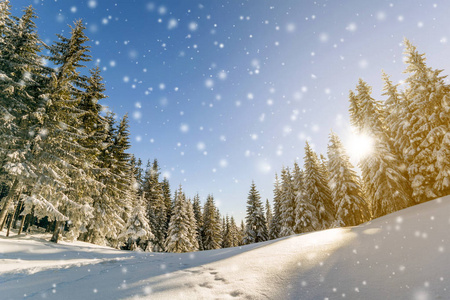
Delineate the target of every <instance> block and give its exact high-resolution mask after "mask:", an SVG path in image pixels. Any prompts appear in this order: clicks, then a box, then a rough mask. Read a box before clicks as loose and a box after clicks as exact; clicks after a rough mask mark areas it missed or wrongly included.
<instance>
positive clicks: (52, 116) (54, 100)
mask: <svg viewBox="0 0 450 300" xmlns="http://www.w3.org/2000/svg"><path fill="white" fill-rule="evenodd" d="M84 29H85V27H84V26H83V24H82V22H81V21H78V22H76V23H75V26H74V27H72V30H71V37H70V38H65V37H63V36H62V35H59V36H58V37H59V39H60V40H59V41H58V42H56V43H55V44H54V45H52V46H51V47H49V51H50V54H51V55H50V56H49V60H50V61H52V62H53V63H54V64H55V65H56V66H57V67H58V69H57V70H56V71H55V72H54V73H52V74H51V77H50V82H49V85H48V86H46V87H45V92H46V93H45V94H44V95H43V96H42V97H41V98H40V99H41V100H42V101H41V103H40V105H41V107H39V108H38V110H37V113H36V114H35V115H36V118H37V119H38V120H39V122H40V124H39V126H38V127H36V128H35V130H33V131H34V132H35V134H36V135H35V138H34V141H33V143H34V144H33V151H34V157H35V160H34V161H36V168H37V169H39V170H40V174H39V176H38V179H37V183H36V184H35V185H34V186H33V189H32V191H31V195H32V198H34V201H33V202H34V204H33V205H36V202H41V203H43V204H45V205H46V206H47V207H52V209H51V211H54V209H56V210H58V211H59V212H60V213H62V214H64V215H70V217H71V219H73V221H74V223H76V224H77V225H78V223H79V222H81V223H83V224H82V225H80V226H83V225H84V224H86V223H87V222H88V220H89V219H90V218H91V217H92V209H91V203H92V197H91V192H92V191H97V190H98V186H99V183H98V182H97V181H96V180H95V179H94V178H93V174H92V171H93V167H94V162H95V158H96V156H95V154H96V152H95V151H93V150H92V149H89V148H86V147H83V145H82V142H81V141H83V140H85V139H86V138H87V135H86V133H85V132H84V131H83V130H80V127H81V118H80V116H81V115H84V113H85V112H84V111H82V110H81V109H80V108H79V107H78V104H79V103H80V100H81V91H80V90H78V89H77V88H75V86H77V85H78V83H79V82H80V75H79V71H78V69H79V68H80V67H83V65H82V63H83V62H86V61H89V59H90V57H89V55H88V52H89V47H88V46H86V45H85V43H86V42H87V41H88V38H87V37H86V36H85V35H84ZM47 204H48V205H47ZM35 212H36V210H35ZM49 214H50V218H52V219H54V214H53V213H49ZM43 216H45V214H44V215H41V217H43ZM61 225H62V223H61V222H60V221H58V220H56V221H55V231H54V235H53V237H52V241H55V242H57V240H58V236H59V233H60V228H61V227H60V226H61ZM74 229H76V228H74Z"/></svg>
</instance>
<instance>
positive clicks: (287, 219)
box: [280, 168, 296, 236]
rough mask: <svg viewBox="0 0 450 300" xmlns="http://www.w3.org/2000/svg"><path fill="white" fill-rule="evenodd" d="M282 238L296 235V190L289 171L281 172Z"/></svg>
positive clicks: (283, 170)
mask: <svg viewBox="0 0 450 300" xmlns="http://www.w3.org/2000/svg"><path fill="white" fill-rule="evenodd" d="M280 204H281V205H280V219H281V230H280V236H289V235H292V234H294V233H295V232H294V226H295V207H296V205H295V190H294V183H293V182H292V177H291V173H290V171H289V169H288V168H287V169H285V168H283V169H282V170H281V196H280Z"/></svg>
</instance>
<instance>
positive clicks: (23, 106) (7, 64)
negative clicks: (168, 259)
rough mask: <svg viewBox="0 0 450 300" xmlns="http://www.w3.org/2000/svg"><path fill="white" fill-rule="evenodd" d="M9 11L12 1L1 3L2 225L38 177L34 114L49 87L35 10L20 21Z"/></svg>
mask: <svg viewBox="0 0 450 300" xmlns="http://www.w3.org/2000/svg"><path fill="white" fill-rule="evenodd" d="M10 9H11V7H10V4H9V1H3V2H1V3H0V54H1V55H0V91H1V93H0V140H2V143H1V144H0V160H1V161H0V163H1V166H2V167H3V170H4V172H2V173H3V174H1V177H2V180H5V181H7V182H10V185H11V189H9V193H8V195H7V197H6V199H5V201H4V205H3V207H2V211H1V212H0V224H2V223H3V221H4V220H5V218H6V213H7V208H8V207H9V206H10V205H11V203H12V201H13V199H15V198H18V195H17V194H18V193H19V191H20V190H21V187H20V186H21V184H24V185H31V184H32V182H34V181H35V178H36V177H37V175H36V174H35V171H36V165H35V163H33V159H32V157H33V151H32V150H33V148H32V147H33V136H34V127H35V126H36V123H37V122H38V121H37V120H36V117H35V115H34V114H35V110H36V108H37V103H39V98H38V97H39V96H40V95H41V93H42V92H41V88H42V86H43V85H44V84H45V83H46V77H45V72H44V69H45V68H44V67H43V65H42V62H41V57H40V55H39V51H40V50H41V41H40V40H39V37H38V35H37V32H36V30H35V29H36V26H35V24H34V21H33V19H34V18H36V15H35V13H34V10H33V9H32V8H31V7H28V8H26V9H25V11H24V14H23V16H22V17H21V18H16V17H13V18H11V17H10ZM13 19H14V21H13ZM6 174H8V175H7V176H6Z"/></svg>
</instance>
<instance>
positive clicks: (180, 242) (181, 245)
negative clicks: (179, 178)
mask: <svg viewBox="0 0 450 300" xmlns="http://www.w3.org/2000/svg"><path fill="white" fill-rule="evenodd" d="M190 226H191V222H190V218H189V213H188V204H187V200H186V199H185V196H184V193H183V191H182V189H181V186H180V188H179V189H178V193H177V197H176V199H175V203H174V207H173V211H172V216H171V218H170V224H169V230H168V234H167V240H166V245H165V248H166V249H167V251H168V252H176V253H182V252H190V251H194V250H197V249H198V245H197V249H195V248H196V247H195V246H194V245H193V244H192V237H191V236H190V234H191V232H190ZM195 241H196V238H195Z"/></svg>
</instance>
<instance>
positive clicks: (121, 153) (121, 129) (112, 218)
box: [86, 115, 137, 246]
mask: <svg viewBox="0 0 450 300" xmlns="http://www.w3.org/2000/svg"><path fill="white" fill-rule="evenodd" d="M110 118H111V116H110ZM109 122H114V117H112V119H110V121H109ZM114 127H116V128H114ZM108 128H109V130H110V131H109V134H112V136H110V137H108V138H107V140H106V142H109V145H108V147H106V149H105V151H104V152H103V153H102V154H103V155H101V156H100V158H101V159H102V165H101V171H103V172H102V173H100V174H101V176H100V177H99V180H100V182H102V184H103V185H102V189H101V193H100V195H99V196H98V197H96V198H95V199H94V203H93V208H94V212H93V214H94V217H93V219H92V221H91V222H90V224H89V228H88V236H87V239H86V240H87V241H90V242H92V243H95V244H104V243H105V242H106V239H108V240H109V242H110V243H111V244H112V245H113V246H114V245H115V244H117V242H118V241H117V237H118V236H119V234H120V233H121V232H123V226H124V225H125V223H126V222H127V220H128V218H129V217H130V214H131V212H132V210H133V203H134V202H135V199H136V197H137V189H136V182H135V180H134V177H133V169H132V165H131V163H130V159H131V156H130V154H128V153H127V150H128V149H129V148H130V142H129V136H130V132H129V125H128V115H125V116H124V117H123V118H122V119H121V120H120V122H119V124H118V125H117V126H113V124H111V125H109V126H108ZM105 144H106V143H105Z"/></svg>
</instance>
